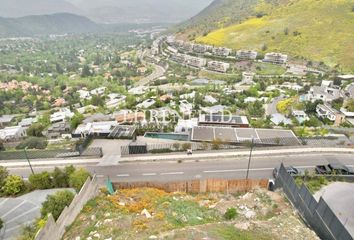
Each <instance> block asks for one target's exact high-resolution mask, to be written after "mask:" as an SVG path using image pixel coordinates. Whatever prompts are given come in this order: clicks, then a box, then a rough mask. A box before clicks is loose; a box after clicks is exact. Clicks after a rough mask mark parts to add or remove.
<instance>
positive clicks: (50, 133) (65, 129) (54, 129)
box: [43, 122, 71, 139]
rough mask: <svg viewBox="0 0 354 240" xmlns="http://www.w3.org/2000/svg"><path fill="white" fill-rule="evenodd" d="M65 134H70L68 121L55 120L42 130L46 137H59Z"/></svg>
mask: <svg viewBox="0 0 354 240" xmlns="http://www.w3.org/2000/svg"><path fill="white" fill-rule="evenodd" d="M67 134H71V133H70V123H69V122H55V123H53V124H52V125H51V126H50V127H49V128H48V129H47V130H45V131H44V132H43V135H44V136H46V137H47V138H48V139H57V138H61V137H62V136H63V135H67Z"/></svg>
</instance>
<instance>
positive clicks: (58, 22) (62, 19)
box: [0, 13, 100, 37]
mask: <svg viewBox="0 0 354 240" xmlns="http://www.w3.org/2000/svg"><path fill="white" fill-rule="evenodd" d="M99 30H100V26H99V25H97V24H96V23H94V22H92V21H91V20H89V19H88V18H85V17H81V16H77V15H74V14H69V13H61V14H53V15H37V16H28V17H22V18H0V37H18V36H20V37H25V36H33V35H43V34H46V35H47V34H64V33H86V32H97V31H99Z"/></svg>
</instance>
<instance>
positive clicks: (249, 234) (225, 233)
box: [213, 226, 273, 240]
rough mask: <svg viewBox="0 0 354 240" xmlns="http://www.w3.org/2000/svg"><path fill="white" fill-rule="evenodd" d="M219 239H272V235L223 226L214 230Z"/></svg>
mask: <svg viewBox="0 0 354 240" xmlns="http://www.w3.org/2000/svg"><path fill="white" fill-rule="evenodd" d="M213 231H214V235H215V237H216V238H217V239H224V240H254V239H257V240H271V239H273V237H272V236H270V235H268V234H266V233H264V232H257V231H241V230H238V229H236V228H235V227H233V226H222V227H218V228H216V229H214V230H213Z"/></svg>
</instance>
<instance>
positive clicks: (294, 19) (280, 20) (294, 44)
mask: <svg viewBox="0 0 354 240" xmlns="http://www.w3.org/2000/svg"><path fill="white" fill-rule="evenodd" d="M269 5H270V4H259V5H258V6H257V7H256V10H257V12H263V13H265V14H266V16H263V17H262V18H256V17H250V18H249V19H248V20H245V21H244V22H242V23H240V24H235V25H232V26H229V27H225V28H220V29H219V30H216V31H213V32H211V33H209V34H208V35H206V36H201V37H198V38H197V39H196V40H197V41H198V42H202V43H206V44H212V45H217V46H226V47H230V48H233V49H241V48H247V49H255V50H258V51H260V52H263V53H264V52H270V51H279V52H284V53H288V54H290V55H291V56H294V57H304V58H306V59H311V60H315V61H318V62H321V61H323V62H324V63H326V64H328V65H330V66H335V65H336V64H340V65H341V67H342V69H343V70H346V71H352V72H354V68H353V66H354V65H353V62H354V55H353V54H352V52H353V50H354V41H353V39H354V31H353V29H354V12H353V11H352V6H353V2H352V1H351V0H335V1H333V0H319V1H315V0H288V1H287V3H283V4H282V5H280V6H277V7H272V6H269Z"/></svg>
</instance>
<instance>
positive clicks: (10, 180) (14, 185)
mask: <svg viewBox="0 0 354 240" xmlns="http://www.w3.org/2000/svg"><path fill="white" fill-rule="evenodd" d="M24 190H25V183H24V182H23V180H22V178H21V177H20V176H17V175H10V176H8V177H7V178H6V179H5V182H4V186H3V187H2V191H3V192H4V193H5V194H6V195H8V196H15V195H17V194H19V193H21V192H22V191H24Z"/></svg>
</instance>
